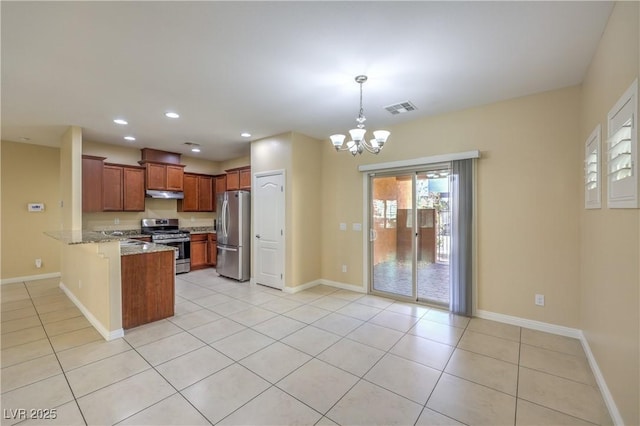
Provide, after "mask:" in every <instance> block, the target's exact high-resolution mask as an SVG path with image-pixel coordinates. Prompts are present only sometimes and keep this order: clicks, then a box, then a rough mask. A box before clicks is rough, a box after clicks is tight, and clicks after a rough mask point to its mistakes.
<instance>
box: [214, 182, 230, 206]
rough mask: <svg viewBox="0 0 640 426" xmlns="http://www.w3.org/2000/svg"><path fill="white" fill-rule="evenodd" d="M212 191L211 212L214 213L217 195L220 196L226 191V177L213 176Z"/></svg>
mask: <svg viewBox="0 0 640 426" xmlns="http://www.w3.org/2000/svg"><path fill="white" fill-rule="evenodd" d="M213 180H214V185H213V186H214V188H213V189H214V190H213V211H214V212H215V211H216V208H217V207H218V206H217V204H216V203H217V198H218V197H217V195H218V194H222V193H223V192H224V191H226V190H227V175H217V176H214V178H213Z"/></svg>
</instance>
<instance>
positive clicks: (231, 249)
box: [218, 246, 238, 251]
mask: <svg viewBox="0 0 640 426" xmlns="http://www.w3.org/2000/svg"><path fill="white" fill-rule="evenodd" d="M218 250H223V251H238V249H237V248H229V247H222V246H218Z"/></svg>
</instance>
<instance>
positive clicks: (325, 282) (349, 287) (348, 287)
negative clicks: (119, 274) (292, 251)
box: [282, 278, 367, 294]
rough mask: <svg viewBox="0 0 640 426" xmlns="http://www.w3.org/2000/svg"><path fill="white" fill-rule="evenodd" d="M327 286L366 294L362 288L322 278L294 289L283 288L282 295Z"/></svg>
mask: <svg viewBox="0 0 640 426" xmlns="http://www.w3.org/2000/svg"><path fill="white" fill-rule="evenodd" d="M321 284H322V285H328V286H329V287H336V288H340V289H343V290H350V291H355V292H356V293H366V292H367V290H366V289H364V288H362V287H355V286H353V285H351V284H345V283H340V282H337V281H331V280H326V279H324V278H320V279H317V280H313V281H309V282H308V283H304V284H301V285H297V286H295V287H284V288H283V289H282V291H283V292H284V293H289V294H295V293H298V292H300V291H304V290H308V289H310V288H312V287H315V286H317V285H321Z"/></svg>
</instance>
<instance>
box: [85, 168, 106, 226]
mask: <svg viewBox="0 0 640 426" xmlns="http://www.w3.org/2000/svg"><path fill="white" fill-rule="evenodd" d="M105 159H106V158H105V157H95V156H93V155H83V156H82V211H83V212H85V213H92V212H101V211H102V186H103V184H102V181H103V174H102V169H103V167H104V160H105Z"/></svg>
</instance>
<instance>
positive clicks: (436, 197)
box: [369, 165, 451, 305]
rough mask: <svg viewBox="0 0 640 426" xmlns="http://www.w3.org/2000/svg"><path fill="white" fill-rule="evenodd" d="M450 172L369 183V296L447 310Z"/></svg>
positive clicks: (396, 175) (434, 171)
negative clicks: (429, 304)
mask: <svg viewBox="0 0 640 426" xmlns="http://www.w3.org/2000/svg"><path fill="white" fill-rule="evenodd" d="M449 174H450V172H449V166H448V165H445V166H442V165H440V166H438V167H434V168H432V169H429V170H426V171H425V170H421V171H411V172H402V173H393V174H384V175H372V176H371V177H370V186H369V187H370V197H369V201H370V222H369V223H370V228H371V229H370V265H371V273H370V277H371V285H370V288H371V291H372V292H373V293H379V294H381V295H388V296H394V297H398V298H401V299H409V300H414V301H415V300H422V301H425V302H429V303H435V304H439V305H448V304H449V293H450V285H449V254H450V240H449V238H450V235H449V234H450V221H451V216H450V212H449Z"/></svg>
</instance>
